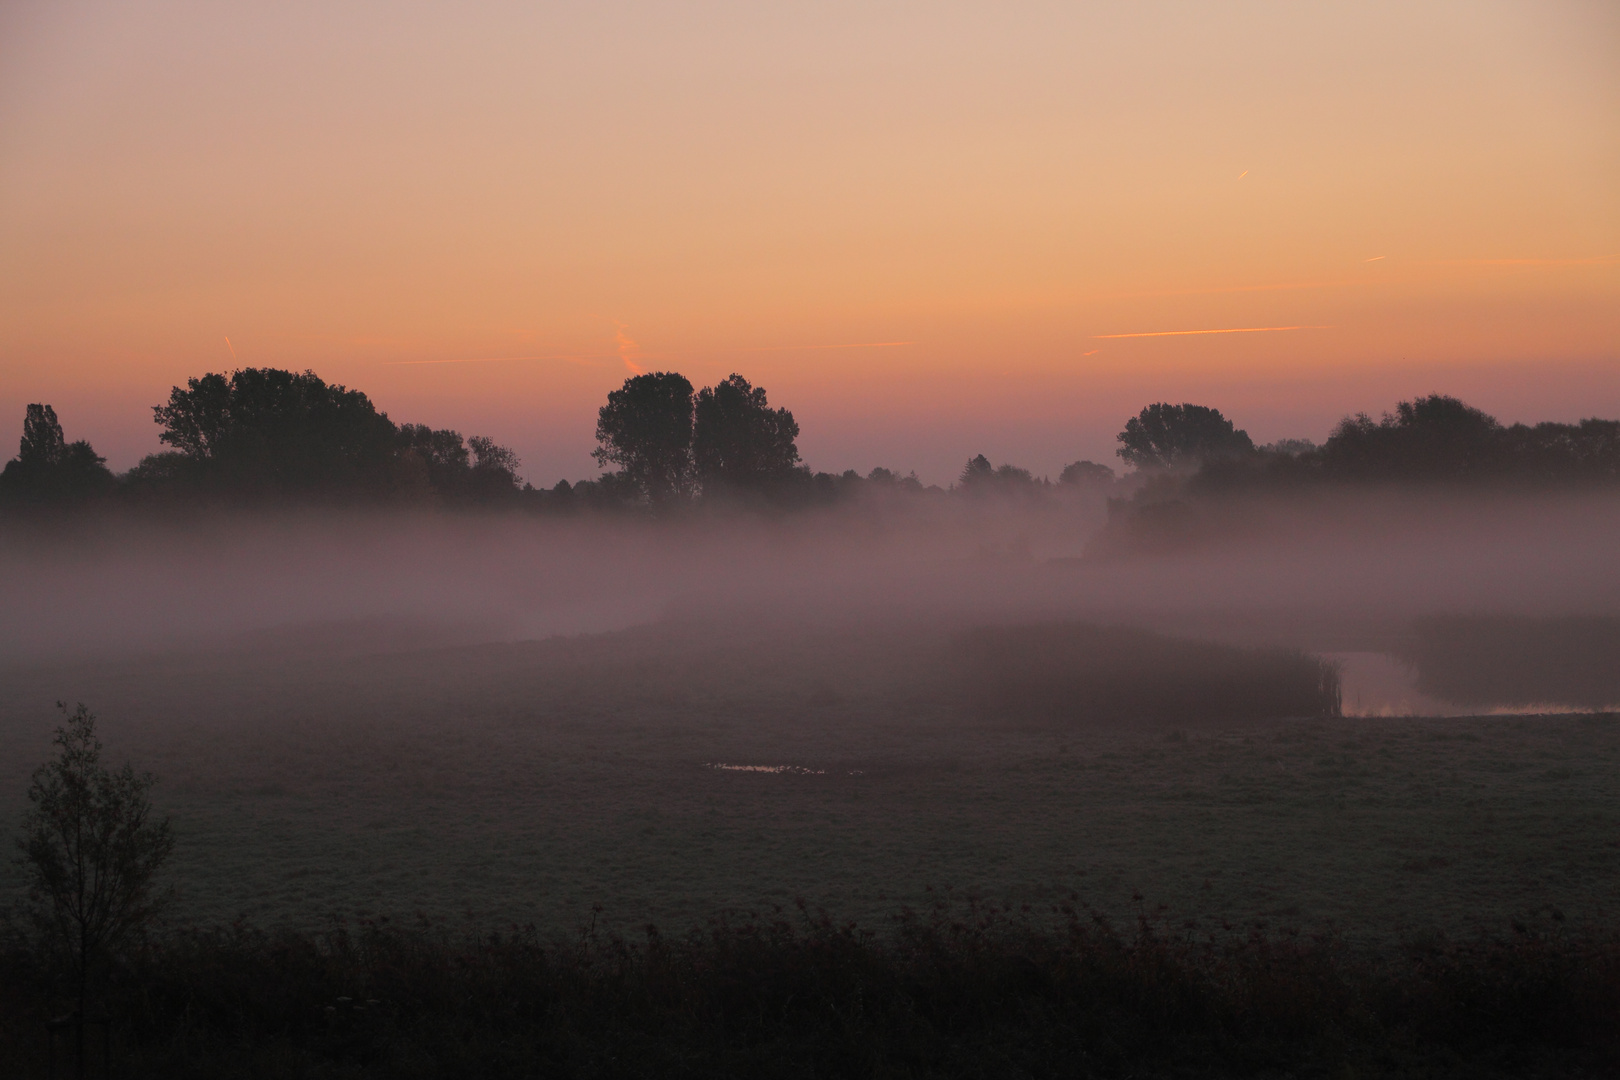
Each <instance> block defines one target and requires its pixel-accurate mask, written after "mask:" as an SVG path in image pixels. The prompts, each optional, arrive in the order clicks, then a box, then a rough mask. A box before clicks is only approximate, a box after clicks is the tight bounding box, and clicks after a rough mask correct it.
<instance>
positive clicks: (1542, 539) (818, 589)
mask: <svg viewBox="0 0 1620 1080" xmlns="http://www.w3.org/2000/svg"><path fill="white" fill-rule="evenodd" d="M1107 518H1108V507H1107V504H1106V500H1105V499H1104V498H1102V497H1101V496H1100V495H1090V496H1088V497H1071V498H1067V499H1059V498H1047V499H1041V500H1035V499H1018V498H1008V499H1003V498H997V497H986V498H978V499H975V498H964V497H959V496H958V497H951V496H939V497H914V498H906V499H892V500H870V501H864V502H857V503H854V504H845V505H840V506H836V507H831V508H825V509H821V510H803V511H798V512H793V513H785V514H778V515H762V514H758V513H744V512H740V511H739V512H736V513H726V512H719V511H714V510H712V509H711V510H710V511H708V512H705V513H701V514H687V515H682V516H671V517H667V518H658V517H632V516H626V515H603V516H579V517H574V518H561V519H558V518H539V519H536V518H530V517H522V516H516V515H498V514H490V515H483V514H472V513H468V514H450V513H394V512H390V513H382V512H376V513H370V512H360V511H355V512H341V511H314V510H305V511H290V512H284V513H277V514H271V513H257V514H249V513H242V514H234V515H231V514H221V515H214V516H204V515H197V516H191V517H187V518H185V519H183V520H175V519H169V520H161V521H160V520H154V519H149V518H148V519H141V518H119V517H112V516H108V517H94V518H82V519H77V520H72V521H66V522H57V523H55V524H54V525H49V526H46V525H33V526H31V527H30V528H28V529H27V530H24V529H21V528H19V527H15V526H14V527H12V529H11V531H10V532H9V533H7V534H5V535H4V536H3V537H0V654H3V656H4V658H5V660H6V662H8V663H13V664H15V663H37V662H44V661H49V660H52V659H53V658H62V659H66V658H69V657H82V658H90V657H95V656H118V655H125V656H127V655H131V654H140V653H156V652H166V651H171V650H195V649H206V650H252V651H265V652H278V651H291V652H298V651H306V652H307V651H318V652H324V653H332V652H355V653H363V652H391V651H400V650H408V649H419V648H425V647H430V646H439V645H451V644H471V643H477V642H497V641H521V640H533V639H541V638H547V637H551V636H555V635H571V634H582V633H600V632H605V631H612V630H619V629H623V628H626V627H631V626H636V625H642V624H648V623H653V622H659V621H675V622H679V623H686V624H690V625H691V626H692V628H693V629H692V632H693V633H699V634H701V633H704V632H705V630H704V629H703V628H704V627H705V626H715V625H722V624H754V623H757V624H761V625H773V624H774V625H779V626H791V625H796V624H811V625H818V626H837V625H840V624H848V623H865V624H875V623H882V624H892V625H897V626H899V625H906V624H915V625H917V626H921V627H933V628H939V627H955V628H958V629H968V628H971V627H974V626H978V625H1013V624H1021V623H1041V622H1052V621H1067V622H1073V621H1084V622H1090V623H1095V624H1101V625H1126V626H1134V627H1141V628H1148V629H1152V630H1155V631H1158V632H1161V633H1168V634H1173V635H1177V636H1182V637H1194V638H1203V639H1211V640H1218V641H1225V642H1230V643H1241V644H1245V645H1264V646H1286V647H1291V648H1299V649H1306V650H1312V651H1341V652H1342V651H1352V650H1362V651H1372V652H1385V653H1399V654H1402V655H1403V656H1404V657H1405V658H1406V659H1407V660H1408V661H1412V660H1416V659H1421V658H1420V657H1418V656H1417V655H1416V654H1415V653H1413V652H1412V649H1411V647H1410V634H1411V628H1412V626H1413V625H1415V624H1416V623H1415V622H1414V621H1421V620H1423V619H1430V618H1434V617H1444V616H1462V615H1493V616H1523V617H1542V618H1545V617H1553V616H1582V617H1612V616H1615V615H1617V614H1620V559H1616V558H1615V542H1614V537H1616V536H1620V496H1616V495H1614V494H1601V493H1600V494H1580V495H1575V494H1541V495H1535V496H1513V495H1504V494H1501V493H1483V492H1473V493H1459V492H1457V491H1455V490H1451V491H1431V492H1424V491H1413V490H1411V489H1407V490H1400V491H1387V490H1355V491H1349V490H1336V491H1333V492H1313V493H1310V494H1308V495H1304V496H1292V497H1287V498H1282V497H1273V498H1269V499H1261V498H1255V497H1251V498H1248V499H1246V500H1244V501H1243V502H1242V503H1241V504H1237V505H1235V506H1232V507H1228V508H1227V510H1226V512H1225V517H1224V518H1223V520H1222V521H1220V522H1214V523H1209V522H1206V523H1205V526H1206V527H1205V528H1204V531H1203V532H1201V533H1197V534H1194V535H1192V536H1191V537H1187V536H1183V537H1181V540H1180V542H1179V543H1178V544H1177V545H1175V546H1173V547H1172V548H1170V549H1168V550H1166V549H1162V548H1155V547H1154V546H1153V545H1146V546H1145V547H1144V549H1142V550H1133V549H1131V548H1130V547H1129V546H1125V547H1124V548H1122V547H1121V546H1120V545H1119V544H1118V543H1117V542H1115V543H1111V544H1107V545H1101V544H1098V543H1096V542H1095V538H1096V537H1097V536H1098V534H1099V532H1100V530H1102V529H1103V527H1104V525H1105V522H1106V521H1107ZM1605 640H1606V639H1605ZM1543 648H1544V647H1543ZM829 678H832V679H834V681H836V673H829ZM1462 698H1463V699H1466V698H1467V695H1466V694H1463V695H1462Z"/></svg>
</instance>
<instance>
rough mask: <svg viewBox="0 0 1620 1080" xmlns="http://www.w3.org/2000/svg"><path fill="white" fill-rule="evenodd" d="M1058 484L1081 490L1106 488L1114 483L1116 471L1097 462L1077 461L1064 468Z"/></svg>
mask: <svg viewBox="0 0 1620 1080" xmlns="http://www.w3.org/2000/svg"><path fill="white" fill-rule="evenodd" d="M1058 483H1060V484H1069V485H1072V486H1074V487H1080V488H1106V487H1111V486H1112V485H1113V483H1114V470H1113V469H1110V468H1109V467H1108V466H1107V465H1099V464H1097V463H1096V462H1095V461H1076V462H1074V463H1073V464H1070V465H1065V466H1063V471H1062V472H1061V473H1059V474H1058Z"/></svg>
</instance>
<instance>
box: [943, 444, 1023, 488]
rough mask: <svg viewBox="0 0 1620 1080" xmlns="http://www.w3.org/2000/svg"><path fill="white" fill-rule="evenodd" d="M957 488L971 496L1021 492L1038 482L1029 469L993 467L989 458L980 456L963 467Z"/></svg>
mask: <svg viewBox="0 0 1620 1080" xmlns="http://www.w3.org/2000/svg"><path fill="white" fill-rule="evenodd" d="M956 486H957V487H958V488H960V489H961V490H962V491H965V492H967V493H969V494H986V493H989V492H993V491H995V492H1019V491H1027V490H1030V489H1032V488H1033V487H1035V486H1036V481H1035V478H1034V477H1033V476H1031V475H1030V472H1029V470H1028V469H1020V468H1019V467H1018V466H1017V465H1000V466H993V465H991V464H990V459H989V458H987V457H985V456H984V455H983V454H979V455H977V456H976V457H974V458H973V459H972V460H970V461H969V462H968V463H967V465H965V466H964V467H963V469H962V475H961V476H959V477H957V478H956Z"/></svg>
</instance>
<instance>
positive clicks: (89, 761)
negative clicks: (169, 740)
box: [17, 702, 174, 1075]
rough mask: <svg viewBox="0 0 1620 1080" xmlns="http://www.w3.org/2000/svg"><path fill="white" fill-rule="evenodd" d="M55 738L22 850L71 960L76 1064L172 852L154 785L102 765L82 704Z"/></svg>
mask: <svg viewBox="0 0 1620 1080" xmlns="http://www.w3.org/2000/svg"><path fill="white" fill-rule="evenodd" d="M56 704H57V708H58V709H60V710H61V711H62V714H63V715H64V716H65V717H66V723H65V724H64V725H63V726H61V727H59V728H57V729H56V739H55V744H56V747H57V754H56V757H55V758H53V759H52V760H50V761H48V762H46V763H45V764H43V765H41V766H40V767H39V768H38V769H36V770H34V776H33V783H32V784H31V785H30V787H29V789H28V801H29V803H30V804H31V805H30V808H29V811H28V814H27V816H26V817H25V818H24V819H23V834H22V837H21V838H20V839H19V840H18V841H17V847H18V849H19V850H20V851H21V852H22V857H21V858H20V859H19V860H18V863H19V865H20V866H21V867H22V869H23V871H24V873H25V874H26V875H27V878H28V885H29V892H28V896H29V902H30V905H31V908H32V911H31V913H32V915H33V917H34V921H35V924H36V925H37V926H38V927H39V929H40V930H41V931H42V932H43V933H44V934H45V935H46V937H47V939H48V940H50V941H51V942H52V943H53V944H54V945H55V946H56V947H58V948H60V949H61V950H62V951H63V952H64V954H65V955H66V957H67V959H68V962H69V966H70V967H71V969H72V972H73V976H74V982H75V985H76V989H77V993H78V1013H77V1017H76V1020H77V1025H76V1026H77V1031H78V1063H79V1071H80V1074H81V1075H82V1073H83V1067H84V1020H85V1011H86V1007H87V1005H88V999H89V995H90V986H91V981H92V976H93V974H94V973H95V971H96V969H97V968H98V967H99V965H100V964H102V963H103V962H104V961H105V960H106V959H107V957H108V956H109V955H110V954H111V953H112V951H113V950H114V949H116V948H117V947H118V946H119V944H120V943H121V942H122V941H123V940H124V939H125V938H127V937H128V936H129V935H130V934H131V933H132V932H134V931H136V930H138V929H139V928H140V927H142V926H143V925H145V924H146V923H147V922H148V921H149V920H150V919H151V918H152V916H153V915H154V914H155V913H156V911H157V909H158V907H159V906H160V905H161V902H162V900H163V899H164V897H162V896H161V895H158V894H156V893H154V891H153V881H154V878H155V877H156V875H157V872H158V870H159V869H160V868H161V867H162V866H163V863H164V861H165V860H167V859H168V857H169V852H170V851H171V850H173V848H174V837H173V836H172V835H171V834H170V832H169V822H168V820H167V819H164V820H163V821H156V820H154V819H153V816H152V807H151V802H150V800H149V799H148V797H147V793H148V792H149V791H150V790H151V788H152V785H153V784H154V783H156V780H155V779H154V778H153V777H152V776H151V774H149V773H148V774H141V775H136V773H135V772H134V770H133V769H131V768H130V767H129V766H128V765H125V766H124V767H123V769H122V770H120V771H119V772H116V773H115V772H109V771H108V770H107V769H106V767H104V766H103V765H102V764H101V740H100V739H98V738H96V718H95V716H94V715H93V714H92V713H91V712H90V710H88V709H86V708H85V707H84V706H83V705H82V704H81V705H80V706H79V707H78V710H77V711H76V712H72V713H69V712H68V711H67V705H66V704H64V703H62V702H57V703H56Z"/></svg>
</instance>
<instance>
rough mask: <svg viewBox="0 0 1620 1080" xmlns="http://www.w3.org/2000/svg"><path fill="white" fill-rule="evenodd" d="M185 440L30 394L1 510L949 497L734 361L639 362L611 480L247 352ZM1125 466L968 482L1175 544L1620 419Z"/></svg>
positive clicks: (1575, 464) (1407, 426)
mask: <svg viewBox="0 0 1620 1080" xmlns="http://www.w3.org/2000/svg"><path fill="white" fill-rule="evenodd" d="M154 414H155V419H156V420H157V422H158V424H159V425H160V426H161V427H162V429H163V430H162V432H161V434H160V435H159V438H160V440H161V441H162V442H164V443H165V444H167V445H168V446H169V447H171V449H169V450H167V451H164V452H161V453H157V454H152V455H149V456H148V457H146V458H145V459H143V460H142V461H141V462H140V463H139V464H138V465H136V466H135V467H134V468H133V469H131V470H130V471H129V472H128V473H125V474H123V475H122V476H114V475H113V474H112V473H111V472H110V471H108V470H107V468H106V466H105V464H104V460H103V459H102V458H101V457H99V456H98V455H97V454H96V453H95V451H94V450H93V449H92V448H91V447H90V444H89V443H87V442H84V441H79V442H74V443H68V442H67V441H66V439H65V437H64V436H63V433H62V428H61V424H60V423H59V422H58V421H57V418H56V413H55V411H54V410H53V409H52V408H51V406H49V405H30V406H28V412H27V416H26V417H25V420H24V430H23V438H22V440H21V444H20V446H19V451H18V455H17V457H16V458H15V459H14V460H12V461H11V462H9V463H8V464H7V465H6V466H5V469H4V471H3V472H0V509H4V510H9V511H12V512H18V513H27V512H31V511H36V510H38V509H41V508H45V507H58V508H60V507H73V506H83V505H108V504H118V505H134V506H143V505H156V506H163V507H173V506H183V505H222V504H223V505H260V504H266V503H270V504H289V503H307V502H316V503H328V504H330V503H343V504H369V505H445V506H455V507H505V508H510V509H523V510H529V511H536V512H543V513H572V512H577V511H580V510H597V511H601V510H621V511H622V510H634V509H636V508H648V509H656V510H658V511H660V512H669V511H672V510H675V509H678V508H681V507H688V506H693V505H696V504H699V503H702V502H714V503H741V504H744V505H755V506H774V507H794V506H811V507H813V506H825V505H829V504H832V503H838V502H843V501H847V500H850V499H855V498H863V497H866V498H874V497H875V498H892V497H896V496H900V495H906V496H920V495H928V496H938V495H943V494H945V492H944V491H942V490H941V489H940V488H938V487H932V486H925V485H924V484H922V482H921V481H919V480H917V478H916V475H915V474H914V473H913V474H911V475H910V476H905V477H902V476H900V475H899V474H898V473H896V472H894V471H892V470H890V469H887V468H882V467H878V468H874V469H872V470H871V471H870V472H869V473H867V474H866V475H865V476H863V475H861V474H860V473H858V472H856V471H855V470H853V469H850V470H846V471H845V472H843V473H841V474H833V473H827V472H812V471H811V470H810V469H809V468H808V467H807V466H805V465H804V464H803V463H802V462H801V460H800V456H799V450H798V446H797V439H798V435H799V425H798V423H797V421H796V420H794V418H793V414H792V413H791V412H790V411H789V410H787V409H785V408H780V407H777V408H773V407H771V405H770V404H769V402H768V399H767V397H766V392H765V389H764V388H763V387H759V386H755V385H753V384H752V383H750V382H749V381H748V380H747V379H746V378H744V377H743V376H741V375H739V374H736V373H733V374H732V375H730V376H729V377H727V378H726V379H724V380H722V381H721V382H719V383H717V384H716V385H714V386H712V387H704V388H703V389H701V390H696V391H695V390H694V389H693V387H692V384H691V382H690V381H689V380H687V379H686V378H685V376H683V375H681V374H679V373H677V372H654V373H651V374H643V375H636V376H633V377H631V378H628V379H626V380H625V382H624V384H623V386H621V387H620V388H619V389H617V390H614V391H612V392H611V393H609V394H608V397H607V402H606V403H605V404H604V405H603V406H602V407H601V409H600V410H599V412H598V416H597V426H596V440H597V446H596V449H595V450H594V451H593V452H592V453H593V456H594V457H595V458H596V460H597V462H598V463H599V464H600V465H601V466H602V467H603V468H604V469H608V470H610V471H606V472H604V473H603V474H602V475H601V476H598V477H596V478H595V479H587V480H580V481H577V482H569V481H568V480H561V481H558V482H557V483H556V485H555V486H553V487H551V488H549V489H537V488H535V487H533V486H531V485H529V484H525V483H523V482H522V480H521V478H520V477H519V475H518V468H519V466H520V464H521V463H520V462H519V460H518V457H517V455H516V454H514V453H513V452H512V451H511V450H510V449H508V448H506V447H503V446H500V445H498V444H496V443H495V442H494V441H493V440H491V439H489V438H487V437H483V436H477V435H475V436H472V437H470V438H464V437H463V436H462V435H461V434H460V433H459V432H456V431H449V430H435V429H432V428H430V427H428V426H426V425H422V424H410V423H406V424H398V425H396V424H395V423H394V422H393V421H392V420H390V419H389V417H388V416H387V414H386V413H382V412H379V411H378V410H377V409H376V407H375V406H374V405H373V404H372V402H371V401H370V399H368V398H367V397H366V396H365V394H363V393H361V392H360V391H358V390H350V389H347V388H345V387H342V386H337V385H331V384H328V383H326V382H324V381H323V380H321V379H320V378H319V377H318V376H316V375H315V374H314V373H313V372H309V371H305V372H302V373H295V372H291V371H283V370H279V369H273V368H244V369H241V370H238V371H235V372H233V373H231V374H230V375H228V376H227V375H223V374H218V373H215V374H209V375H205V376H202V377H201V378H196V379H190V380H188V382H187V384H186V386H185V387H175V388H174V389H173V391H172V392H171V393H170V396H169V400H168V402H167V403H166V404H163V405H158V406H155V407H154ZM1117 439H1118V441H1119V443H1120V447H1119V450H1118V451H1117V452H1118V454H1119V456H1120V457H1121V458H1122V459H1123V460H1124V461H1125V462H1126V463H1127V464H1129V465H1131V466H1133V467H1134V469H1135V471H1134V472H1133V473H1131V474H1129V475H1128V476H1127V477H1125V478H1123V479H1122V478H1120V477H1117V476H1116V475H1115V473H1114V471H1113V469H1111V468H1109V467H1108V466H1106V465H1101V464H1098V463H1096V462H1092V461H1076V462H1073V463H1071V464H1069V465H1067V466H1065V467H1064V469H1063V470H1062V472H1061V474H1060V475H1059V479H1058V481H1057V483H1055V484H1054V483H1052V482H1051V481H1049V480H1047V479H1045V478H1037V477H1035V476H1033V475H1032V474H1031V473H1030V471H1029V470H1027V469H1024V468H1021V467H1019V466H1017V465H1013V464H1010V463H1003V464H1001V465H994V464H992V463H991V462H990V460H989V459H988V458H987V457H985V456H984V455H983V454H980V455H976V456H975V457H973V458H972V459H970V460H969V461H968V463H967V465H966V466H965V467H964V468H963V470H962V473H961V474H960V476H958V477H957V479H956V482H955V484H954V485H952V488H951V491H952V492H955V493H958V494H961V495H963V496H985V495H990V494H997V495H1003V496H1009V495H1017V496H1022V497H1034V498H1047V499H1050V498H1074V497H1081V498H1097V497H1100V496H1103V495H1119V496H1121V497H1119V498H1116V499H1115V500H1113V501H1112V502H1111V505H1112V507H1113V517H1114V519H1116V520H1117V523H1116V524H1111V526H1110V528H1111V531H1110V532H1108V534H1107V535H1105V536H1104V537H1103V538H1101V541H1100V542H1099V543H1098V544H1097V545H1096V550H1097V551H1098V552H1113V553H1118V552H1120V551H1133V550H1164V549H1170V548H1174V547H1177V546H1184V545H1185V544H1186V543H1189V542H1196V540H1197V538H1198V537H1199V536H1200V535H1201V533H1202V532H1203V531H1204V528H1203V525H1202V523H1201V522H1200V521H1199V511H1198V508H1197V506H1196V504H1197V503H1199V502H1200V500H1202V501H1203V502H1204V503H1208V502H1210V501H1211V500H1219V499H1220V498H1222V497H1225V496H1229V495H1231V494H1233V493H1253V492H1272V493H1277V492H1303V491H1306V490H1309V489H1311V488H1315V487H1322V486H1324V485H1331V484H1361V485H1374V486H1377V485H1384V486H1399V485H1422V484H1431V485H1432V484H1445V485H1452V486H1461V487H1473V488H1475V489H1479V488H1483V487H1489V486H1493V485H1494V486H1501V487H1507V488H1513V489H1515V490H1525V489H1535V488H1571V487H1582V486H1585V487H1590V486H1592V485H1609V484H1615V483H1620V421H1615V420H1600V419H1596V418H1593V419H1587V420H1583V421H1581V422H1580V423H1578V424H1557V423H1542V424H1537V425H1535V426H1533V427H1532V426H1527V425H1524V424H1515V425H1512V426H1510V427H1509V426H1504V425H1502V424H1500V423H1499V422H1497V421H1496V420H1495V419H1494V418H1492V417H1490V416H1488V415H1486V414H1485V413H1483V412H1481V411H1480V410H1478V409H1475V408H1473V407H1471V406H1469V405H1466V404H1465V403H1463V402H1461V401H1459V400H1457V399H1456V398H1452V397H1446V396H1444V395H1440V394H1432V395H1429V396H1427V397H1422V398H1417V399H1415V400H1412V401H1403V402H1400V403H1399V404H1398V405H1397V406H1396V408H1395V411H1394V412H1393V413H1390V414H1386V415H1385V416H1384V417H1383V418H1382V419H1380V420H1377V421H1374V420H1373V419H1372V418H1370V417H1368V416H1366V415H1364V414H1358V415H1356V416H1348V417H1346V418H1345V419H1344V420H1342V421H1341V422H1340V423H1339V424H1338V426H1337V427H1335V429H1334V430H1333V432H1332V433H1331V434H1330V435H1329V437H1328V438H1327V440H1326V442H1325V443H1323V444H1322V445H1320V446H1318V445H1317V444H1315V443H1314V442H1312V441H1310V440H1307V439H1282V440H1278V441H1276V442H1273V443H1269V444H1267V445H1265V446H1261V447H1256V446H1255V445H1254V444H1253V441H1252V440H1251V439H1250V438H1249V436H1248V434H1247V433H1246V432H1244V431H1242V430H1239V429H1238V428H1236V427H1235V425H1234V424H1233V422H1232V421H1231V420H1228V419H1227V418H1226V417H1225V416H1223V415H1222V414H1221V412H1220V410H1218V409H1214V408H1210V407H1208V406H1203V405H1195V404H1191V403H1182V404H1179V405H1171V404H1168V403H1165V402H1159V403H1156V404H1152V405H1149V406H1147V407H1145V408H1144V409H1142V410H1141V412H1140V413H1138V414H1137V415H1136V416H1134V417H1131V418H1129V419H1128V420H1127V421H1126V423H1125V426H1124V429H1123V430H1121V431H1120V432H1119V434H1118V436H1117Z"/></svg>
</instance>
